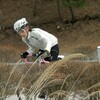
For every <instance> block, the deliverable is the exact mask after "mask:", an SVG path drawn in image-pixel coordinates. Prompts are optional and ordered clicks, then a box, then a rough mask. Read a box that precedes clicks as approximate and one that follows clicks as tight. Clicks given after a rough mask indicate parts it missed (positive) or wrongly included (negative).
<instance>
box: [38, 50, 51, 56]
mask: <svg viewBox="0 0 100 100" xmlns="http://www.w3.org/2000/svg"><path fill="white" fill-rule="evenodd" d="M40 56H41V57H43V58H45V57H49V56H50V53H49V52H48V51H47V50H45V51H44V53H42V54H41V55H40Z"/></svg>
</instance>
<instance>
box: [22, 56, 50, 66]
mask: <svg viewBox="0 0 100 100" xmlns="http://www.w3.org/2000/svg"><path fill="white" fill-rule="evenodd" d="M28 57H32V54H29V55H28ZM37 59H39V62H40V63H49V61H46V60H44V59H42V58H41V57H40V58H37ZM22 60H23V62H25V64H33V62H30V61H28V59H27V58H25V59H22Z"/></svg>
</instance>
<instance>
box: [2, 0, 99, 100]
mask: <svg viewBox="0 0 100 100" xmlns="http://www.w3.org/2000/svg"><path fill="white" fill-rule="evenodd" d="M35 1H36V12H35V13H36V15H34V9H35V8H34V7H35V6H34V2H35ZM86 2H87V5H86V6H85V7H82V8H76V9H74V13H75V18H76V19H77V21H76V22H75V23H72V22H71V14H70V11H69V9H68V8H64V7H62V6H61V17H62V18H63V22H62V21H61V20H60V19H59V15H58V12H57V4H56V2H55V0H5V1H4V0H0V97H1V96H2V94H3V92H5V93H4V94H5V95H6V94H7V95H8V94H13V93H16V90H17V88H19V90H21V89H24V88H25V90H24V93H27V91H28V90H29V89H30V87H31V86H32V85H33V90H35V91H36V92H37V91H39V92H41V91H40V90H41V89H42V88H43V89H44V90H43V91H45V92H46V93H47V94H48V95H51V97H52V96H55V95H56V96H58V97H59V95H61V91H57V90H63V91H62V95H63V94H64V95H63V96H65V95H67V94H66V93H65V91H67V92H68V93H70V92H73V91H74V92H75V91H77V90H79V91H80V90H82V91H83V90H86V91H88V93H89V94H91V93H94V94H95V93H96V94H95V96H94V94H93V97H94V100H99V99H100V63H98V62H81V61H80V59H81V57H80V53H81V56H82V57H83V55H85V57H86V58H85V60H86V61H87V60H97V46H99V45H100V1H99V0H87V1H86ZM22 17H25V18H27V20H28V21H29V23H30V24H31V25H32V26H33V27H39V28H42V29H44V30H46V31H48V32H50V33H52V34H54V35H55V36H56V37H57V38H58V40H59V47H60V54H64V55H65V56H66V58H65V59H64V60H63V61H62V62H57V63H51V64H48V65H41V66H42V67H41V66H39V65H38V64H36V66H33V67H32V70H31V71H30V72H29V73H28V75H27V77H25V79H24V80H23V81H20V80H21V79H22V78H23V76H24V75H25V73H26V72H27V71H28V69H29V68H30V65H24V66H23V65H21V66H18V65H16V64H15V65H14V66H12V65H9V64H7V63H18V62H20V54H21V52H23V51H25V50H26V49H27V46H26V45H25V44H24V43H23V42H22V40H21V37H20V36H19V35H18V34H16V33H15V32H14V30H13V24H14V22H15V21H16V20H18V19H20V18H22ZM73 54H76V55H73ZM77 54H79V55H77ZM82 54H83V55H82ZM74 56H75V57H77V56H78V57H79V58H78V59H77V58H76V59H74ZM67 57H68V58H67ZM70 59H71V60H70ZM82 59H84V57H83V58H82ZM14 68H15V69H16V70H15V69H14ZM33 76H34V77H33ZM9 77H10V79H9ZM67 78H68V79H67ZM7 80H8V81H9V84H7ZM20 82H22V83H20ZM42 82H44V83H42ZM6 85H7V87H6ZM18 85H19V86H18ZM42 85H43V86H44V87H43V86H42ZM17 86H18V87H17ZM46 86H47V87H46ZM5 87H6V91H4V89H5ZM16 87H17V88H16ZM39 87H40V88H39ZM41 87H42V88H41ZM39 89H40V90H39ZM71 89H72V90H73V91H71ZM9 90H10V92H9ZM52 93H54V94H52ZM75 93H76V92H75ZM98 93H99V94H98ZM86 96H87V95H86ZM91 97H92V96H91ZM59 98H60V97H59ZM59 100H62V99H59ZM78 100H80V99H78ZM90 100H91V98H90Z"/></svg>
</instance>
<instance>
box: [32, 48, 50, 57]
mask: <svg viewBox="0 0 100 100" xmlns="http://www.w3.org/2000/svg"><path fill="white" fill-rule="evenodd" d="M49 54H50V53H49V52H48V51H47V50H40V51H39V53H35V54H33V56H35V57H37V58H38V57H40V56H41V57H43V58H44V57H47V56H48V55H49Z"/></svg>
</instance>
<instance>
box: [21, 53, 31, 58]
mask: <svg viewBox="0 0 100 100" xmlns="http://www.w3.org/2000/svg"><path fill="white" fill-rule="evenodd" d="M28 55H29V53H28V52H24V53H22V54H21V58H26V57H27V56H28Z"/></svg>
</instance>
